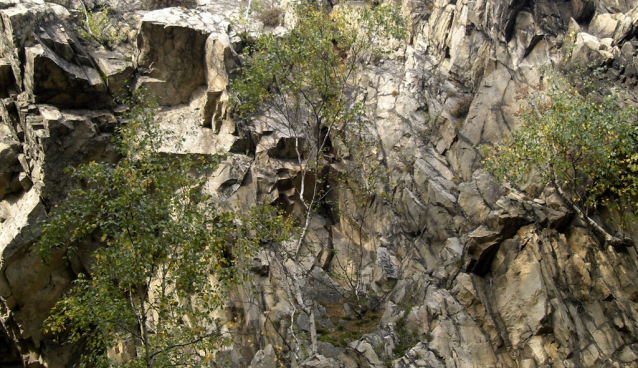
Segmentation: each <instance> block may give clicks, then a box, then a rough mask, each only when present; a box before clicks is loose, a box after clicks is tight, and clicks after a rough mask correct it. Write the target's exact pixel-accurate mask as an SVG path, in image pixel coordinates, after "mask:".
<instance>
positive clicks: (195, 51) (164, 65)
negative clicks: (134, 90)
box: [137, 8, 229, 106]
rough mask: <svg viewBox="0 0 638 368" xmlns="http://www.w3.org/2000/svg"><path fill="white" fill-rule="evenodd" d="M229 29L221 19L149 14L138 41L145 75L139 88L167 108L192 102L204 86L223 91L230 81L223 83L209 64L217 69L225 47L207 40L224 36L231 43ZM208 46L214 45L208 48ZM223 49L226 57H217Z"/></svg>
mask: <svg viewBox="0 0 638 368" xmlns="http://www.w3.org/2000/svg"><path fill="white" fill-rule="evenodd" d="M228 25H229V23H228V21H227V20H225V19H224V18H223V17H221V16H219V15H213V14H210V13H202V12H195V11H191V10H188V9H183V8H166V9H161V10H156V11H152V12H149V13H146V14H145V15H144V17H142V20H141V25H140V31H139V33H138V38H137V47H138V49H139V56H138V61H137V62H138V68H140V70H141V71H142V76H141V77H140V78H139V79H138V81H137V84H138V86H144V87H146V88H148V89H149V90H150V91H151V92H153V93H154V95H155V96H156V97H157V99H158V102H159V103H160V104H162V105H167V106H172V105H177V104H180V103H186V102H188V99H189V97H190V95H191V93H192V92H193V91H194V90H195V89H196V88H197V87H198V86H200V85H208V86H209V87H212V88H213V90H219V88H220V87H221V88H222V89H223V88H224V87H225V86H226V83H227V80H226V81H223V77H219V76H218V75H217V74H218V73H213V72H212V71H209V69H208V68H207V65H206V64H205V61H206V62H210V63H211V64H213V66H214V67H215V66H217V65H215V63H216V62H219V58H220V56H221V57H222V58H223V57H224V56H226V55H225V54H224V52H223V49H224V46H216V45H215V41H212V42H208V41H207V40H208V38H209V36H212V37H213V40H216V39H217V38H219V37H224V36H225V39H228V36H227V35H226V31H227V29H228ZM222 35H224V36H222ZM217 42H218V43H219V42H222V41H217ZM207 44H212V45H211V46H210V47H205V46H207ZM227 46H229V41H228V42H227ZM220 48H221V54H222V55H217V54H216V52H220V50H219V49H220ZM222 60H223V59H222ZM216 70H218V69H216ZM218 77H219V78H221V79H222V81H219V80H218ZM220 85H221V86H220ZM215 88H217V89H215Z"/></svg>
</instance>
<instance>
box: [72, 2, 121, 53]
mask: <svg viewBox="0 0 638 368" xmlns="http://www.w3.org/2000/svg"><path fill="white" fill-rule="evenodd" d="M83 13H84V19H83V20H82V26H83V29H81V30H80V35H81V36H82V37H83V38H85V39H94V40H95V41H97V42H99V43H100V44H102V45H108V44H110V43H113V42H116V41H118V40H119V39H120V36H119V35H118V31H117V28H115V26H113V23H112V22H111V19H110V17H109V8H108V7H107V6H104V7H103V8H102V10H100V11H98V12H93V11H91V10H87V9H84V10H83Z"/></svg>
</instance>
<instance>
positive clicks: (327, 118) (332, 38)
mask: <svg viewBox="0 0 638 368" xmlns="http://www.w3.org/2000/svg"><path fill="white" fill-rule="evenodd" d="M296 15H297V18H298V19H297V24H296V26H295V27H294V29H292V30H290V31H289V32H288V33H286V34H285V35H283V36H276V35H274V34H262V35H261V36H260V37H259V38H258V39H257V40H256V41H255V44H254V45H253V46H252V47H248V48H246V51H245V54H246V56H247V65H246V68H245V69H244V74H243V75H242V76H241V77H240V78H239V79H238V80H236V81H234V82H233V84H232V90H233V91H234V92H235V95H236V102H237V109H238V111H239V113H240V117H242V118H249V117H251V116H252V115H254V114H255V113H261V112H263V111H264V110H267V111H269V112H271V113H272V114H274V116H275V119H277V120H278V121H280V122H282V123H283V124H285V125H286V126H287V127H289V128H290V129H294V130H293V131H292V132H291V133H293V134H304V133H305V134H306V136H307V137H310V138H316V137H320V136H322V134H321V132H320V130H321V128H322V127H328V128H331V127H333V126H335V125H338V126H340V127H341V126H343V125H344V124H348V123H351V122H357V121H361V119H362V113H363V111H362V106H361V104H359V103H355V102H354V101H352V99H351V97H352V91H350V90H349V88H348V87H350V85H349V82H351V81H352V78H353V77H354V76H355V74H356V72H357V70H358V69H359V67H360V66H361V64H362V63H363V62H365V61H366V58H369V57H370V56H371V53H370V51H371V50H372V49H373V48H374V47H373V44H374V42H375V41H379V40H381V39H384V38H388V37H397V38H401V37H403V35H404V33H403V32H404V31H403V27H402V21H401V18H400V15H399V14H398V12H397V11H395V10H393V9H392V8H391V7H389V6H379V7H376V8H374V9H369V8H362V9H360V10H355V9H353V8H348V7H343V8H342V9H339V10H335V11H333V12H331V13H330V14H327V13H325V11H324V10H323V9H321V8H316V7H313V6H310V5H305V6H300V8H299V9H297V12H296ZM320 143H321V142H320V141H319V142H317V139H315V140H313V141H312V142H311V144H310V146H313V145H314V146H315V147H314V148H315V149H316V148H317V147H316V146H317V145H318V144H320ZM307 148H309V149H310V148H311V147H307ZM306 153H308V152H306Z"/></svg>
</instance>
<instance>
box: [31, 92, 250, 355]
mask: <svg viewBox="0 0 638 368" xmlns="http://www.w3.org/2000/svg"><path fill="white" fill-rule="evenodd" d="M148 101H152V100H148V99H142V100H141V103H140V104H137V105H135V106H133V107H132V112H131V114H130V116H129V118H128V122H127V123H126V124H125V125H124V126H123V127H122V128H121V129H120V130H119V135H118V138H117V141H116V143H117V148H118V150H119V153H120V154H121V155H122V156H123V157H122V159H121V160H120V161H119V162H118V163H117V164H108V163H94V162H93V163H89V164H86V165H81V166H79V167H77V168H74V169H72V170H70V175H71V176H72V177H73V178H75V179H77V180H78V181H79V182H81V185H80V186H79V187H78V188H77V189H75V190H74V191H73V192H71V194H70V195H69V197H68V199H67V200H66V201H65V202H64V203H63V204H62V205H60V206H59V207H57V208H56V209H55V210H54V211H53V213H52V214H51V216H50V217H49V218H48V220H47V221H46V223H45V224H44V225H43V227H42V231H43V233H42V237H41V239H40V241H39V242H38V244H37V246H38V249H39V251H40V252H41V254H42V256H43V257H44V258H45V259H46V258H47V257H50V256H53V255H55V254H58V253H59V252H64V253H65V254H66V256H67V257H69V258H71V259H72V258H74V257H76V256H77V255H78V249H79V246H80V244H86V243H87V242H88V243H91V242H92V243H97V244H96V245H95V247H96V249H95V250H94V251H93V252H92V254H91V261H90V262H89V264H88V265H86V268H87V269H86V270H84V271H83V272H82V273H80V274H79V276H78V279H77V280H76V281H74V283H73V287H72V289H71V291H70V292H69V293H68V294H67V295H66V296H64V297H63V298H62V299H61V300H60V301H59V302H58V303H57V304H56V306H55V308H54V309H53V311H52V315H51V316H50V317H49V318H48V319H47V320H46V321H45V323H44V327H43V329H44V332H45V333H48V334H53V335H57V337H58V339H59V340H60V341H61V342H80V343H83V344H84V347H85V349H84V355H83V358H82V362H83V364H84V365H85V366H91V367H93V366H113V365H120V364H122V365H125V366H132V367H157V366H162V367H164V366H186V367H192V366H200V365H204V364H205V363H206V362H208V361H212V358H213V355H212V354H214V352H215V349H217V348H219V347H220V346H221V345H222V344H224V343H225V342H226V339H225V337H224V336H223V335H222V324H221V322H220V321H219V320H217V319H216V318H215V317H214V313H213V312H214V311H215V310H216V309H217V308H219V307H220V306H222V305H223V303H224V302H225V291H226V287H227V286H230V285H232V284H234V283H236V282H238V281H239V280H241V279H242V259H243V258H244V257H247V256H249V255H250V252H251V249H253V248H254V247H253V238H251V237H250V236H249V235H248V234H239V233H236V232H235V231H238V230H237V228H236V225H235V221H234V215H233V214H230V213H216V211H215V207H214V203H212V201H211V199H210V197H209V196H208V195H207V194H206V193H205V192H204V191H203V184H204V180H205V177H201V178H200V177H198V175H197V174H196V172H201V171H202V170H204V171H205V170H211V169H212V166H213V165H214V164H215V161H217V158H216V157H204V156H200V157H195V156H190V155H182V156H181V157H175V156H170V155H165V154H162V153H160V151H159V150H160V147H161V146H162V145H163V144H164V143H165V139H166V138H167V135H166V133H165V132H163V131H162V130H160V129H159V128H158V127H157V126H156V125H154V123H153V115H154V114H153V112H154V111H155V110H156V107H157V106H156V104H155V103H153V102H148ZM229 241H232V242H233V252H234V253H233V255H232V256H231V254H230V253H229V251H228V242H229ZM126 341H128V342H129V344H128V346H129V348H130V349H132V351H128V352H125V353H127V354H124V355H122V356H120V357H119V358H118V357H117V356H116V355H113V354H112V351H110V349H112V348H113V347H114V346H115V345H116V344H118V343H122V342H124V343H125V342H126ZM124 345H125V346H126V344H124ZM127 355H128V356H127ZM118 360H119V361H118Z"/></svg>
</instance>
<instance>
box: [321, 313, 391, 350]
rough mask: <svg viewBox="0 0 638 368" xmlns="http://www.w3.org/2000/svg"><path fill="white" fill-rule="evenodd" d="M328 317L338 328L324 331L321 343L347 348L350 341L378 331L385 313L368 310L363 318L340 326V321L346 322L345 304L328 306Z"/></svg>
mask: <svg viewBox="0 0 638 368" xmlns="http://www.w3.org/2000/svg"><path fill="white" fill-rule="evenodd" d="M325 308H326V316H327V317H328V318H330V320H331V321H332V322H333V323H334V324H335V325H336V326H337V327H335V329H333V330H323V331H321V333H320V335H319V341H323V342H328V343H331V344H332V345H334V346H337V347H346V346H347V345H348V342H349V341H355V340H358V339H360V338H361V336H363V335H365V334H367V333H371V332H374V331H376V330H377V329H378V328H379V321H380V320H381V317H382V316H383V311H371V310H367V311H365V312H364V313H363V316H362V317H361V318H355V319H352V320H349V321H347V323H345V324H340V323H339V320H346V314H345V311H344V310H343V303H335V304H328V305H326V306H325Z"/></svg>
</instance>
